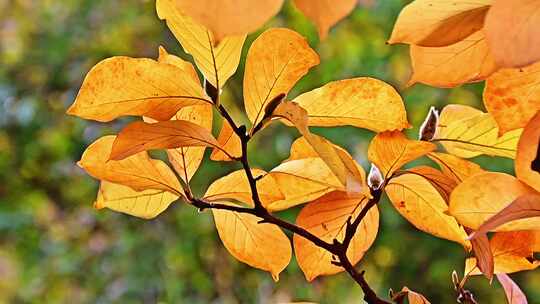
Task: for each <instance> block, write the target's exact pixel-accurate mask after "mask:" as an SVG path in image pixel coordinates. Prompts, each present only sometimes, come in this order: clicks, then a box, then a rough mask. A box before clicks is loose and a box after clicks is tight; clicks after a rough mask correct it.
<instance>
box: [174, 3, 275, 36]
mask: <svg viewBox="0 0 540 304" xmlns="http://www.w3.org/2000/svg"><path fill="white" fill-rule="evenodd" d="M282 4H283V0H258V1H250V0H236V1H213V0H199V1H190V0H177V1H175V2H174V4H171V5H176V7H177V8H178V9H179V10H180V11H182V12H184V13H186V14H188V15H189V16H190V17H192V18H193V19H194V20H196V21H197V22H199V23H200V24H202V25H204V26H205V27H206V28H208V29H209V30H210V31H211V32H212V33H213V35H214V36H215V38H216V41H218V42H219V41H222V39H223V38H224V37H227V36H232V35H241V34H249V33H251V32H253V31H255V30H256V29H258V28H260V27H261V26H262V25H263V24H264V23H266V21H268V20H269V19H270V18H272V17H273V16H274V15H276V14H277V13H278V12H279V10H280V8H281V5H282Z"/></svg>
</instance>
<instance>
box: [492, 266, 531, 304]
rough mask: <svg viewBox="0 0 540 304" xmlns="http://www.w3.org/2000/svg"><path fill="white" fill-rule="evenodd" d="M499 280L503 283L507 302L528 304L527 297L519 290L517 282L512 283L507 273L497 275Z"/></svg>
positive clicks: (510, 303) (509, 303)
mask: <svg viewBox="0 0 540 304" xmlns="http://www.w3.org/2000/svg"><path fill="white" fill-rule="evenodd" d="M497 279H498V280H499V282H500V283H501V285H502V287H503V289H504V293H505V294H506V300H507V301H508V304H527V303H528V302H527V297H526V296H525V294H524V293H523V291H521V289H519V286H518V285H517V284H516V282H514V281H512V279H510V277H509V276H508V275H507V274H506V273H499V274H497Z"/></svg>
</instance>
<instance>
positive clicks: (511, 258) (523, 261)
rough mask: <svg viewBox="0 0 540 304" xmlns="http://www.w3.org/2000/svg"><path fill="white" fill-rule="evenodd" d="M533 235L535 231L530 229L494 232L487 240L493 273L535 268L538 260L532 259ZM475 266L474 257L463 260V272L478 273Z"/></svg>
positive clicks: (534, 235)
mask: <svg viewBox="0 0 540 304" xmlns="http://www.w3.org/2000/svg"><path fill="white" fill-rule="evenodd" d="M535 237H536V233H535V232H532V231H517V232H497V233H495V234H494V235H493V237H492V238H491V240H490V241H489V244H490V247H491V252H492V253H493V261H494V273H495V274H499V273H513V272H518V271H523V270H532V269H535V268H537V267H538V266H539V265H540V262H539V261H537V260H534V259H532V256H533V249H532V247H531V244H533V243H534V240H535ZM530 259H531V260H532V261H531V260H530ZM475 266H476V258H468V259H467V260H466V261H465V273H470V274H471V275H478V274H480V271H479V270H478V268H477V267H475Z"/></svg>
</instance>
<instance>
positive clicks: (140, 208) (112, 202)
mask: <svg viewBox="0 0 540 304" xmlns="http://www.w3.org/2000/svg"><path fill="white" fill-rule="evenodd" d="M177 199H178V196H177V195H175V194H172V193H170V192H167V191H163V190H157V189H147V190H143V191H135V190H133V189H131V188H130V187H127V186H123V185H119V184H115V183H110V182H106V181H102V182H101V184H100V186H99V192H98V195H97V198H96V201H95V203H94V207H95V208H96V209H102V208H108V209H111V210H114V211H117V212H122V213H125V214H129V215H133V216H136V217H140V218H144V219H151V218H154V217H156V216H158V215H159V214H160V213H161V212H163V211H165V209H167V207H169V205H170V204H171V203H172V202H174V201H175V200H177Z"/></svg>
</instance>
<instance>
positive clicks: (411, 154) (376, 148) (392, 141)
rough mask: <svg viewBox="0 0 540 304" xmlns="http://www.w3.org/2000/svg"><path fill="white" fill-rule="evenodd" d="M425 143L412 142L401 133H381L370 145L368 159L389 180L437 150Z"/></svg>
mask: <svg viewBox="0 0 540 304" xmlns="http://www.w3.org/2000/svg"><path fill="white" fill-rule="evenodd" d="M435 148H436V146H435V145H434V144H432V143H429V142H425V141H417V140H410V139H408V138H407V137H405V135H404V134H403V133H401V132H399V131H394V132H384V133H379V134H377V136H375V137H374V138H373V140H372V141H371V143H370V144H369V149H368V159H369V160H370V161H371V162H372V163H374V164H375V165H377V167H378V168H379V169H380V170H381V172H382V173H383V175H384V179H385V180H386V179H388V178H389V177H390V176H391V175H392V174H393V173H394V172H395V171H397V170H399V169H400V168H401V167H402V166H403V165H405V164H406V163H408V162H410V161H412V160H415V159H417V158H419V157H421V156H423V155H426V154H427V153H429V152H431V151H433V150H435Z"/></svg>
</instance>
